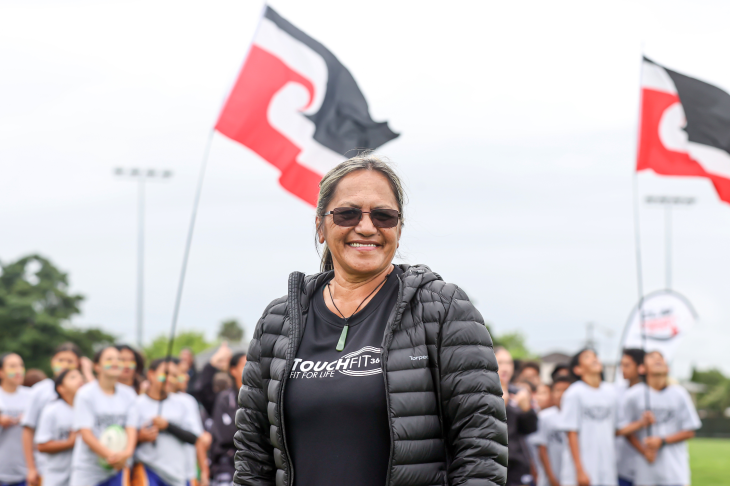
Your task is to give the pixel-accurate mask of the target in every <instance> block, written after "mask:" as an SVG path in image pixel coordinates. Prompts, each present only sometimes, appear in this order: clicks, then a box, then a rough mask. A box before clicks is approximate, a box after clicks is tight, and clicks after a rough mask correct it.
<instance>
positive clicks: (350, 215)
mask: <svg viewBox="0 0 730 486" xmlns="http://www.w3.org/2000/svg"><path fill="white" fill-rule="evenodd" d="M361 218H362V211H361V210H359V209H357V208H337V209H335V210H334V211H332V220H333V222H334V223H335V224H336V225H338V226H357V223H359V222H360V219H361Z"/></svg>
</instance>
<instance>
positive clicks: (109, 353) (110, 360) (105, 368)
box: [94, 347, 122, 379]
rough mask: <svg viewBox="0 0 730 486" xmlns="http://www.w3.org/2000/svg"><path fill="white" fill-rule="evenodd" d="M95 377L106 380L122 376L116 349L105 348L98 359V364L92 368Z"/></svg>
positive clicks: (120, 363) (120, 362)
mask: <svg viewBox="0 0 730 486" xmlns="http://www.w3.org/2000/svg"><path fill="white" fill-rule="evenodd" d="M94 369H95V371H96V374H97V376H106V377H108V378H117V379H118V378H119V375H121V374H122V361H121V359H120V358H119V351H118V350H117V348H112V347H109V348H106V349H105V350H104V351H103V352H102V353H101V356H100V357H99V362H98V363H97V364H96V365H95V366H94Z"/></svg>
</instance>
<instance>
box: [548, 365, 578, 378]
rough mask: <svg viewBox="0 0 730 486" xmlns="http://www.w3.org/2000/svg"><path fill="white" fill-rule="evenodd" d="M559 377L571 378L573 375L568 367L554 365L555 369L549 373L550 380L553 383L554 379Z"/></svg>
mask: <svg viewBox="0 0 730 486" xmlns="http://www.w3.org/2000/svg"><path fill="white" fill-rule="evenodd" d="M559 376H567V377H568V378H572V377H573V374H572V373H571V372H570V365H568V364H563V363H561V364H557V365H555V368H553V371H552V372H551V373H550V379H551V380H552V381H553V382H555V379H556V378H557V377H559Z"/></svg>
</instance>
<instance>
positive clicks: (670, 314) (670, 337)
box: [621, 290, 697, 361]
mask: <svg viewBox="0 0 730 486" xmlns="http://www.w3.org/2000/svg"><path fill="white" fill-rule="evenodd" d="M641 307H642V310H643V312H644V330H645V334H646V335H645V336H644V337H645V338H646V339H645V345H644V339H643V337H642V332H641V319H640V318H639V317H640V316H639V312H638V305H637V306H636V307H634V309H633V310H632V311H631V315H630V316H629V320H628V322H627V323H626V329H625V330H624V336H623V343H621V347H622V348H639V349H642V348H643V349H645V350H646V351H661V353H662V354H663V355H664V359H666V360H667V361H669V360H671V359H672V358H673V357H674V354H675V351H676V350H677V347H678V346H679V343H680V342H681V340H682V338H683V337H684V336H685V335H686V334H687V331H689V330H690V329H691V328H692V327H694V325H695V322H696V320H697V315H696V314H695V311H694V309H693V308H692V305H691V304H690V303H689V300H687V299H686V298H685V297H684V296H682V295H680V294H678V293H677V292H674V291H672V290H659V291H657V292H653V293H651V294H649V295H647V296H646V297H645V298H644V302H643V303H642V304H641Z"/></svg>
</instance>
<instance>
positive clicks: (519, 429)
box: [495, 347, 537, 486]
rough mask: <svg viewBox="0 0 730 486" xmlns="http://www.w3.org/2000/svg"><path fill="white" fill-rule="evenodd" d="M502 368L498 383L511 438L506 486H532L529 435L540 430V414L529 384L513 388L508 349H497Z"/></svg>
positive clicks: (499, 363)
mask: <svg viewBox="0 0 730 486" xmlns="http://www.w3.org/2000/svg"><path fill="white" fill-rule="evenodd" d="M495 355H496V357H497V363H498V365H499V381H500V383H501V385H502V389H503V395H502V396H503V397H504V400H505V403H506V405H507V434H508V436H509V446H508V447H509V463H508V465H507V486H522V485H529V484H532V483H533V482H534V480H535V478H534V476H533V470H534V467H533V464H532V458H531V456H530V450H529V449H528V446H527V436H528V435H530V434H532V433H534V432H536V431H537V413H535V410H533V408H532V406H531V402H532V394H531V392H530V388H529V387H528V386H527V385H526V384H521V385H510V380H511V379H512V375H513V374H514V361H512V355H511V354H510V352H509V351H507V350H506V349H505V348H502V347H498V348H497V349H496V350H495Z"/></svg>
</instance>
